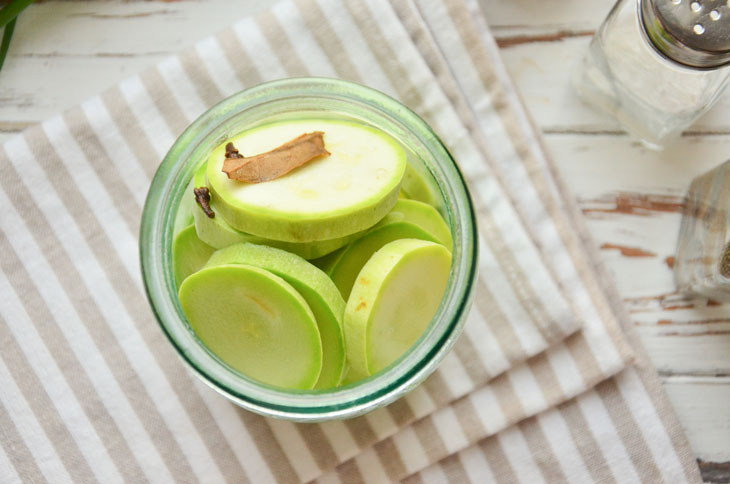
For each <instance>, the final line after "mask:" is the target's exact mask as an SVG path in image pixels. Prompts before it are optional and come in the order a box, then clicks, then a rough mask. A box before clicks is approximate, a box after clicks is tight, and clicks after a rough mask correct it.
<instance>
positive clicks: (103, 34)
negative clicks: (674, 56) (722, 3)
mask: <svg viewBox="0 0 730 484" xmlns="http://www.w3.org/2000/svg"><path fill="white" fill-rule="evenodd" d="M482 2H483V5H484V8H485V12H486V14H487V17H488V21H489V24H490V25H491V27H492V30H493V33H494V35H495V36H496V37H497V39H498V42H499V44H500V46H501V47H502V53H503V56H504V59H505V62H506V64H507V67H508V68H509V70H510V72H511V73H512V75H513V77H514V79H515V82H516V83H517V86H518V89H519V91H520V93H521V94H522V96H523V99H524V100H525V102H526V103H527V106H528V109H529V110H530V112H531V113H532V115H533V116H534V118H535V120H536V121H537V124H538V125H539V126H540V128H541V129H542V131H543V133H544V135H545V139H546V142H547V147H548V149H549V151H550V152H551V154H552V155H553V157H554V159H555V160H556V161H557V162H558V164H559V166H560V168H561V170H562V173H563V176H564V177H565V178H566V180H567V182H568V184H569V186H571V187H572V189H573V193H574V195H575V197H576V198H577V199H578V201H579V203H580V205H581V207H582V208H583V212H584V214H585V216H586V219H587V222H588V225H589V227H590V230H591V232H592V234H593V236H594V238H595V243H596V244H597V245H598V246H599V247H601V249H603V250H602V251H601V252H602V254H603V256H604V260H605V262H606V263H607V265H608V267H609V269H610V270H611V272H612V273H613V275H614V277H615V279H616V283H617V285H618V288H619V291H620V293H621V295H622V296H623V299H624V304H625V305H626V308H627V309H628V310H629V312H630V313H631V316H632V319H633V321H634V324H635V325H636V326H637V328H638V330H639V332H640V334H641V336H642V339H643V342H644V344H645V345H646V347H647V349H648V351H649V353H650V355H651V357H652V360H653V362H654V364H655V366H656V367H657V369H658V371H659V374H660V376H661V379H662V381H663V383H664V386H665V388H666V390H667V392H668V394H669V398H670V399H671V401H672V402H673V404H674V407H675V408H676V410H677V413H678V414H679V418H680V420H681V421H682V423H683V425H684V427H685V429H686V431H687V435H688V436H689V440H690V443H691V445H692V448H693V449H694V451H695V454H696V455H697V458H698V459H699V460H700V466H701V468H702V471H703V476H704V478H705V480H706V481H709V482H730V305H718V304H714V303H712V302H710V303H709V304H708V302H707V301H704V300H689V299H685V298H683V297H682V296H680V295H678V294H677V293H676V291H675V289H674V284H673V281H672V272H671V269H670V266H671V260H672V259H671V257H672V256H673V254H674V249H675V241H676V236H677V231H678V227H679V220H680V214H679V213H680V211H681V206H682V200H683V195H684V192H685V190H686V189H687V187H688V186H689V182H690V180H691V179H692V178H693V177H694V176H696V175H698V174H700V173H702V172H704V171H706V170H708V169H710V168H712V167H714V166H716V165H717V164H719V163H721V162H722V161H724V160H726V159H729V158H730V91H728V92H727V93H726V94H725V95H724V96H723V97H722V99H721V100H720V102H719V104H718V106H716V107H715V108H714V109H713V110H712V111H711V112H710V113H708V114H707V115H706V116H705V117H704V118H703V119H701V120H700V121H699V122H698V123H697V124H696V125H695V126H694V127H692V128H691V129H690V130H689V131H688V132H687V133H685V135H684V136H683V137H682V138H681V139H679V140H678V141H677V142H676V143H675V144H674V146H672V147H671V149H668V150H665V151H664V152H661V153H657V152H652V151H648V150H646V149H644V148H643V147H641V146H640V145H639V144H638V143H637V142H635V141H633V140H632V139H630V138H629V137H628V136H626V135H625V134H624V133H623V132H622V131H621V130H620V128H619V127H618V126H617V125H616V124H615V123H614V122H612V121H611V120H610V119H607V118H605V117H603V116H601V115H599V114H597V113H594V112H592V111H590V110H589V109H587V108H586V107H584V106H583V105H581V104H580V102H579V101H578V100H577V99H576V97H575V95H574V93H573V91H572V89H571V85H570V77H571V75H572V73H573V71H574V70H575V69H574V68H575V67H576V65H577V63H578V62H579V60H580V58H581V56H582V54H583V53H584V52H585V50H586V48H587V46H588V42H589V41H590V37H591V35H592V33H593V31H594V30H595V28H596V27H597V26H598V25H599V24H600V22H601V20H602V19H603V17H605V15H606V14H607V12H608V10H609V9H610V7H611V5H612V3H613V2H612V0H482ZM268 4H269V2H265V1H260V0H238V1H236V2H232V1H228V0H179V1H169V2H163V1H129V0H110V1H100V0H90V1H63V0H45V1H44V2H43V3H40V4H37V5H33V6H31V7H30V8H29V9H28V10H27V11H26V12H24V13H23V14H22V16H21V18H20V20H19V22H18V26H17V28H16V34H15V37H14V39H13V43H12V45H11V50H10V55H9V58H8V60H7V61H6V64H5V67H4V68H3V70H2V72H0V142H2V141H4V140H5V139H7V138H8V137H10V136H12V135H13V134H14V133H17V132H19V131H21V130H22V129H24V128H25V127H27V126H30V125H32V124H34V123H36V122H38V121H41V120H43V119H45V118H46V117H48V116H50V115H53V114H55V113H57V112H58V111H60V110H62V109H65V108H67V107H70V106H72V105H74V104H76V103H78V102H80V101H82V100H83V99H85V98H86V97H88V96H90V95H92V94H95V93H97V92H99V91H101V90H102V89H104V88H106V87H108V86H111V85H113V84H115V83H116V82H118V81H119V80H121V79H124V78H125V77H127V76H129V75H131V74H133V73H136V72H137V71H140V70H141V69H143V68H145V67H147V66H149V65H151V64H154V63H156V62H158V61H160V60H162V59H163V58H164V57H165V56H167V55H169V54H171V53H174V52H177V51H179V50H180V49H181V48H183V47H184V46H186V45H189V44H191V43H193V42H194V41H196V40H197V39H200V38H202V37H204V36H206V35H208V34H211V33H213V32H215V31H217V30H219V29H221V28H222V27H224V26H226V25H227V24H228V23H230V22H231V21H232V20H233V19H235V18H238V17H242V16H244V15H246V14H249V13H252V12H255V11H257V10H260V9H262V8H265V7H266V6H267V5H268Z"/></svg>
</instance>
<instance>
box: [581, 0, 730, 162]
mask: <svg viewBox="0 0 730 484" xmlns="http://www.w3.org/2000/svg"><path fill="white" fill-rule="evenodd" d="M729 5H730V0H723V1H719V0H619V2H617V3H616V5H615V6H614V7H613V9H612V10H611V12H610V13H609V15H608V17H607V18H606V20H605V21H604V22H603V24H602V25H601V27H600V29H599V30H598V32H596V35H595V36H594V38H593V41H592V42H591V45H590V49H589V51H588V54H587V55H586V57H585V60H584V62H583V65H582V69H581V71H580V75H579V77H578V80H577V88H578V91H579V93H580V94H581V96H582V97H583V99H584V100H585V101H586V102H588V103H589V104H591V105H593V106H596V107H598V108H600V109H602V110H604V111H607V112H608V113H610V114H611V115H613V116H614V117H615V118H616V119H617V120H618V121H620V122H621V123H622V124H623V125H624V126H625V127H626V129H628V131H629V132H631V133H632V134H633V135H635V136H637V137H638V138H640V139H642V140H643V141H644V142H645V143H646V144H647V145H649V146H651V147H655V148H660V147H661V146H662V144H663V143H664V142H665V141H666V140H668V139H669V138H671V137H672V136H673V135H677V134H679V133H680V132H681V131H682V130H683V129H685V128H687V127H688V126H689V125H690V124H692V123H693V122H694V121H695V120H696V119H697V118H698V117H699V116H700V115H702V114H703V113H704V112H705V111H707V110H708V109H709V108H710V107H711V106H712V104H713V103H714V102H715V100H716V99H717V97H718V95H719V94H720V92H721V91H722V89H723V88H724V86H725V84H726V81H727V79H728V74H730V67H728V65H730V64H729V63H730V6H729Z"/></svg>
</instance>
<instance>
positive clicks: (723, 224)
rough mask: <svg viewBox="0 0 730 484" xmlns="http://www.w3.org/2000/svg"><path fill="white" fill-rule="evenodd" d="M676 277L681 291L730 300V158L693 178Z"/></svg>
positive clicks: (675, 269)
mask: <svg viewBox="0 0 730 484" xmlns="http://www.w3.org/2000/svg"><path fill="white" fill-rule="evenodd" d="M674 280H675V282H676V284H677V289H678V290H679V291H680V292H683V293H687V294H692V295H699V296H705V297H709V298H713V299H719V300H721V301H730V161H726V162H725V163H723V164H722V165H720V166H718V167H717V168H715V169H713V170H710V171H708V172H707V173H705V174H703V175H700V176H698V177H697V178H695V179H694V180H692V184H691V185H690V188H689V191H688V192H687V196H686V202H685V208H684V213H683V214H682V225H681V227H680V230H679V240H678V242H677V257H676V260H675V263H674Z"/></svg>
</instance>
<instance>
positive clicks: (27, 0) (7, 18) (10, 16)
mask: <svg viewBox="0 0 730 484" xmlns="http://www.w3.org/2000/svg"><path fill="white" fill-rule="evenodd" d="M31 3H33V0H14V1H12V2H10V3H9V4H7V5H5V6H4V7H3V8H2V10H0V28H2V27H5V26H6V25H8V24H9V23H10V22H11V21H12V20H14V19H15V17H17V16H18V14H20V12H22V11H23V10H25V9H26V8H28V5H30V4H31ZM4 40H5V39H3V41H4Z"/></svg>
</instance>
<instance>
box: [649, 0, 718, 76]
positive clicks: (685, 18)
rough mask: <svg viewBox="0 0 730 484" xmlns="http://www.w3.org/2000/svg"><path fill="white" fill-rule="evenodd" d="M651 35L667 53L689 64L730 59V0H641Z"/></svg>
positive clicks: (713, 64) (714, 63)
mask: <svg viewBox="0 0 730 484" xmlns="http://www.w3.org/2000/svg"><path fill="white" fill-rule="evenodd" d="M639 4H640V5H639V12H640V14H641V15H640V16H641V20H642V22H643V24H644V30H645V31H646V33H647V36H648V37H649V39H650V40H651V42H652V43H653V44H654V47H656V49H657V50H658V51H659V52H660V53H662V54H664V55H665V56H666V57H668V58H670V59H672V60H674V61H676V62H678V63H680V64H684V65H686V66H689V67H697V68H713V67H719V66H722V65H725V64H728V63H730V6H729V5H730V0H722V1H721V0H639Z"/></svg>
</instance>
